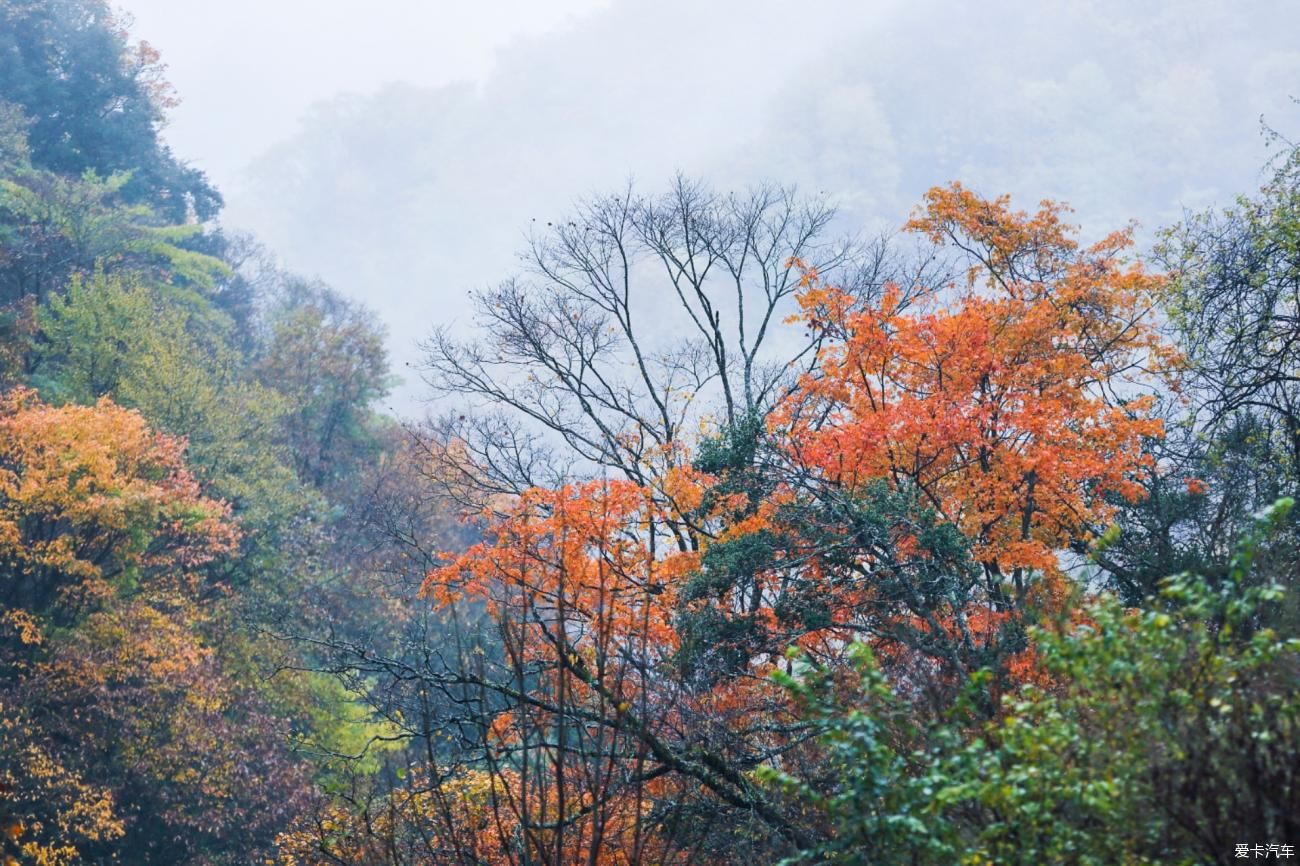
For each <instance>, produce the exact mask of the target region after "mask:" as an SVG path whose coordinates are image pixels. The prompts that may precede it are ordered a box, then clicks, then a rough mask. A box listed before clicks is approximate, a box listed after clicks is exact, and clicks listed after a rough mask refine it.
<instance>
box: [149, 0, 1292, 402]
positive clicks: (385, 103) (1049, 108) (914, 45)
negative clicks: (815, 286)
mask: <svg viewBox="0 0 1300 866" xmlns="http://www.w3.org/2000/svg"><path fill="white" fill-rule="evenodd" d="M125 7H126V9H127V11H129V12H130V13H131V14H132V15H133V16H134V18H135V27H134V33H135V34H136V36H137V37H139V38H144V39H147V40H149V41H150V42H152V43H153V44H154V45H155V46H156V47H158V48H159V49H161V50H162V52H163V56H164V58H165V59H166V60H167V61H168V62H169V64H170V77H171V79H172V81H173V83H174V84H175V85H176V86H177V88H178V90H179V91H180V94H181V96H182V98H183V100H184V103H183V104H182V106H181V107H180V108H178V109H177V110H176V112H175V113H174V115H173V119H172V122H171V124H170V126H169V128H168V130H167V136H168V140H169V141H170V142H171V144H172V146H173V147H174V149H175V150H176V151H177V153H178V154H180V155H181V156H182V157H184V158H187V159H189V160H191V161H192V162H193V163H194V164H195V165H197V166H199V167H200V168H203V169H204V170H206V171H208V172H209V174H210V175H211V176H212V178H213V180H214V181H215V182H216V183H217V184H218V185H219V187H220V188H221V189H222V190H223V192H224V193H225V195H226V199H227V209H226V213H225V216H224V222H225V224H226V225H228V226H230V227H233V228H238V229H244V230H249V231H251V232H253V233H255V234H256V235H257V236H259V237H260V238H261V239H262V240H263V241H264V242H265V243H266V244H267V245H268V246H269V247H270V248H271V249H272V250H274V251H275V252H276V253H277V255H278V256H279V257H280V260H281V262H282V264H283V265H284V266H285V267H287V268H289V269H292V270H295V271H299V272H302V273H305V274H308V275H316V276H319V277H321V278H322V279H324V280H326V281H327V282H329V283H331V284H333V285H334V286H336V287H337V288H338V289H340V290H341V291H343V292H345V293H346V294H348V295H351V296H353V297H357V298H359V299H362V300H364V301H365V302H366V303H367V304H369V305H370V306H371V307H372V308H374V309H375V310H376V311H378V313H379V314H380V315H381V316H382V318H383V319H384V321H385V322H386V323H387V325H388V328H389V331H390V335H391V343H390V345H391V351H392V354H393V357H394V361H395V366H396V367H397V369H398V371H399V373H406V375H405V379H406V381H405V383H404V384H403V385H402V386H400V387H399V388H398V390H397V393H396V394H395V395H394V397H393V401H392V403H393V405H394V406H395V407H397V408H398V409H399V410H409V409H411V408H413V407H415V406H417V405H418V401H419V398H420V396H421V392H422V387H421V385H420V384H419V382H418V379H417V377H415V376H413V375H410V374H409V372H407V371H406V368H405V367H404V366H403V365H404V364H406V363H415V362H417V361H418V358H419V352H418V349H417V347H416V344H417V341H418V340H419V339H421V338H422V337H423V336H425V335H426V334H427V333H428V332H429V330H430V329H431V328H432V327H433V326H434V325H435V324H436V323H461V324H465V323H466V322H467V306H466V303H465V297H466V292H467V291H468V290H470V289H475V288H481V287H484V286H487V285H489V284H491V283H494V282H496V281H497V280H500V279H502V278H504V277H505V276H507V275H509V274H510V273H511V271H512V270H513V269H514V268H515V267H516V265H515V252H516V250H517V249H518V248H519V246H520V244H521V241H522V240H523V239H524V238H525V237H526V236H527V233H528V231H529V229H530V226H532V225H533V224H534V223H533V221H534V220H540V221H546V220H552V219H557V218H561V217H562V216H563V214H564V212H565V210H566V209H567V208H568V207H569V205H570V204H571V203H572V202H573V201H574V200H575V199H577V198H580V197H582V196H584V195H588V194H591V193H596V192H600V191H608V190H610V189H612V188H618V187H621V186H623V185H625V184H626V183H627V182H628V181H629V180H634V181H635V182H636V184H637V186H638V187H639V188H641V189H643V190H645V191H655V190H657V189H660V188H662V187H663V185H664V184H665V183H666V181H667V180H668V179H669V178H670V177H671V176H672V174H673V173H674V172H676V171H679V170H680V171H683V172H686V173H688V174H691V175H698V176H701V177H704V178H707V179H708V180H710V181H711V182H712V183H713V184H714V185H715V186H717V187H719V188H720V189H729V188H740V187H744V186H745V185H747V184H751V183H754V182H757V181H760V180H773V181H778V182H782V183H793V184H798V185H799V186H800V188H802V189H804V190H806V191H809V192H824V193H825V194H827V195H829V196H830V197H831V198H832V199H833V200H834V201H836V202H837V203H838V204H839V205H840V207H841V213H842V220H841V225H842V227H843V228H845V229H846V230H851V231H870V232H875V231H879V230H881V229H885V228H890V227H896V226H897V225H898V224H900V223H901V222H902V221H903V220H904V219H905V218H906V215H907V214H908V212H909V210H910V209H911V207H913V206H914V204H915V203H916V202H917V201H918V200H919V198H920V196H921V194H922V193H923V192H924V191H925V190H926V189H927V188H928V187H930V186H932V185H934V184H936V183H941V182H945V181H947V180H953V179H959V180H961V181H963V182H964V183H967V184H968V185H971V186H973V187H975V188H977V189H978V190H979V191H981V192H982V193H985V194H995V193H1001V192H1008V193H1010V194H1012V196H1013V198H1014V199H1015V201H1016V202H1017V203H1018V204H1019V205H1021V206H1023V207H1031V206H1033V205H1034V204H1035V203H1036V202H1037V201H1038V200H1040V199H1042V198H1046V197H1050V198H1057V199H1062V200H1065V201H1067V202H1069V203H1071V204H1072V205H1073V206H1074V207H1075V208H1076V211H1077V212H1076V215H1075V216H1076V221H1078V222H1079V223H1081V224H1082V226H1083V227H1084V230H1085V232H1086V233H1088V234H1090V235H1096V234H1099V233H1102V232H1104V231H1108V230H1110V229H1112V228H1117V227H1119V226H1122V225H1123V224H1125V223H1126V222H1128V221H1129V220H1137V221H1138V222H1139V223H1140V224H1141V229H1140V233H1141V237H1143V238H1144V240H1149V239H1150V237H1151V234H1152V231H1153V230H1154V229H1156V228H1158V227H1159V226H1161V225H1165V224H1168V223H1169V222H1171V221H1173V220H1176V219H1178V218H1179V217H1180V215H1181V214H1182V213H1183V211H1184V209H1198V208H1204V207H1207V206H1211V205H1221V204H1227V203H1228V202H1229V201H1230V200H1231V197H1232V196H1233V195H1235V194H1237V193H1241V192H1249V191H1251V190H1253V189H1254V188H1255V187H1256V186H1258V183H1259V181H1260V168H1261V166H1262V164H1263V163H1264V161H1265V160H1266V159H1267V157H1268V150H1267V148H1266V147H1265V140H1264V138H1263V137H1262V136H1261V134H1260V119H1261V117H1263V118H1264V120H1265V121H1266V122H1268V123H1269V124H1270V125H1271V126H1273V127H1275V128H1276V129H1278V130H1279V131H1280V132H1283V133H1286V134H1290V135H1291V137H1293V138H1294V137H1295V135H1297V134H1300V108H1297V106H1296V105H1295V104H1294V102H1293V101H1292V100H1291V97H1292V96H1293V95H1300V47H1297V44H1296V41H1295V38H1294V36H1295V33H1297V32H1300V5H1297V4H1295V3H1294V2H1283V0H1277V2H1263V0H1262V2H1254V3H1252V2H1236V3H1229V2H1220V0H1205V2H1197V0H1189V2H1179V3H1156V2H1145V3H1131V2H1111V0H1098V2H1063V0H1058V2H1040V3H1036V4H1025V3H1013V2H1009V0H1003V2H986V3H982V4H957V3H940V2H923V0H918V2H907V3H902V2H900V3H894V2H880V0H871V2H838V0H819V2H807V3H801V4H793V3H788V2H787V3H777V2H768V0H746V2H739V0H725V2H716V3H710V4H704V3H700V2H689V0H659V2H649V0H610V2H596V0H565V2H547V3H540V2H531V3H530V2H527V0H511V2H501V0H494V2H490V3H489V2H485V3H479V4H451V3H444V2H436V3H433V2H426V3H416V2H392V0H390V2H387V3H377V4H370V5H369V6H368V7H367V9H366V11H365V12H364V13H363V12H362V11H361V8H360V5H359V4H353V3H344V2H341V0H329V2H313V3H305V2H277V3H274V4H265V3H263V4H254V3H252V2H251V0H237V2H227V3H221V4H204V3H198V2H193V0H188V2H178V0H128V2H127V3H126V4H125Z"/></svg>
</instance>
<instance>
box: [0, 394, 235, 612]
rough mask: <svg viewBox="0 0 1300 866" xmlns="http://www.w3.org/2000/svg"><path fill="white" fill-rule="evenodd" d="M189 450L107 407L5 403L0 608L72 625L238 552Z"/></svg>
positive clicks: (20, 399)
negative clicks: (146, 584)
mask: <svg viewBox="0 0 1300 866" xmlns="http://www.w3.org/2000/svg"><path fill="white" fill-rule="evenodd" d="M184 448H185V443H184V441H183V440H180V439H176V438H175V437H170V436H166V435H164V434H161V433H156V432H154V431H152V430H150V429H149V427H148V425H147V424H146V422H145V420H144V418H143V417H141V416H140V414H139V413H138V412H134V411H131V410H129V409H124V408H122V407H120V406H116V405H114V404H113V403H112V402H111V401H109V400H108V399H103V400H100V401H99V403H97V404H96V405H94V406H76V405H68V406H51V405H47V404H45V403H43V402H41V401H40V400H39V399H38V398H37V396H36V394H35V392H33V391H31V390H28V389H24V388H15V389H13V390H11V391H9V392H8V393H7V394H5V395H3V396H0V569H2V571H0V575H2V578H0V579H2V580H3V583H2V584H0V603H2V604H3V605H4V607H5V609H6V610H7V611H14V610H25V611H27V612H29V613H30V614H33V615H41V616H45V615H49V616H52V617H54V618H56V619H58V620H60V621H63V622H66V621H68V620H69V619H70V618H72V617H75V616H76V615H78V614H81V613H85V612H87V611H89V610H91V609H93V608H94V606H95V605H96V604H97V603H99V602H102V601H103V600H104V599H105V598H106V597H107V596H108V595H109V594H111V593H112V591H113V590H114V588H115V587H116V588H120V587H121V586H122V585H123V584H124V583H128V582H131V581H138V580H140V579H141V578H142V577H144V576H146V575H148V574H150V573H159V574H163V573H165V574H172V575H177V574H181V573H184V572H187V571H191V570H193V569H195V568H197V567H198V566H201V565H203V564H204V563H206V562H208V561H210V560H211V559H213V558H214V557H216V556H219V555H221V554H223V553H226V552H229V551H231V550H233V549H234V545H235V543H236V542H237V540H238V537H239V533H238V529H237V528H236V527H235V525H234V523H233V522H232V521H230V519H229V508H228V506H227V505H226V504H225V503H222V502H218V501H215V500H212V499H209V498H206V497H205V496H203V494H202V491H201V490H200V489H199V485H198V482H197V481H196V480H195V478H194V476H193V475H191V474H190V472H189V470H188V469H187V468H186V467H185V463H184V459H183V454H184Z"/></svg>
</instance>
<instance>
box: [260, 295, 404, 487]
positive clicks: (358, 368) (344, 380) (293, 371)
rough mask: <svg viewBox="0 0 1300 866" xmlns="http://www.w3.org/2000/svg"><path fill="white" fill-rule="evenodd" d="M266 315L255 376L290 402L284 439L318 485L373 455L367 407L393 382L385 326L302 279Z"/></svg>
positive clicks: (303, 474) (301, 471)
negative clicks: (389, 373) (385, 343)
mask: <svg viewBox="0 0 1300 866" xmlns="http://www.w3.org/2000/svg"><path fill="white" fill-rule="evenodd" d="M268 318H269V321H268V325H267V327H268V328H269V331H270V333H269V334H268V337H267V340H266V343H265V347H264V349H263V351H262V353H261V357H260V358H259V360H258V366H257V371H258V376H259V378H260V380H261V381H262V383H263V385H264V386H265V387H267V388H269V389H274V390H275V391H278V392H279V393H281V394H282V395H284V399H285V400H286V402H287V403H288V404H289V405H290V406H291V407H292V409H291V411H290V413H289V415H288V417H287V418H286V419H285V424H284V431H285V437H286V443H285V444H286V446H287V448H288V450H289V453H291V454H292V455H293V461H294V466H295V468H296V469H297V471H298V477H299V478H300V479H301V480H302V481H303V483H306V484H310V485H312V486H314V487H317V488H322V489H323V488H326V487H328V486H330V485H332V484H336V483H338V482H339V481H340V480H342V479H344V478H347V477H348V476H349V475H353V474H355V473H356V472H357V471H358V470H359V469H360V466H361V463H362V462H363V461H364V460H366V459H369V458H372V457H373V456H374V453H375V439H374V433H373V430H372V426H373V425H372V419H371V413H372V411H373V407H374V403H375V401H377V400H379V399H380V398H381V397H383V396H384V395H385V394H387V393H388V388H389V384H390V383H389V377H388V356H387V352H386V351H385V349H384V330H383V328H382V326H380V325H379V324H378V322H377V321H376V320H375V318H374V316H373V315H372V314H371V313H370V312H369V311H368V310H365V309H364V308H362V307H360V306H358V305H357V304H353V303H351V302H349V301H347V300H346V299H344V298H343V297H342V296H340V295H339V294H338V293H336V292H334V291H332V290H331V289H329V288H326V287H324V286H319V285H308V284H306V283H303V282H299V281H290V282H289V283H288V285H287V286H286V287H285V289H284V293H283V297H282V298H281V300H280V303H279V305H278V306H277V307H276V308H275V309H274V310H273V311H272V312H271V314H270V316H269V317H268Z"/></svg>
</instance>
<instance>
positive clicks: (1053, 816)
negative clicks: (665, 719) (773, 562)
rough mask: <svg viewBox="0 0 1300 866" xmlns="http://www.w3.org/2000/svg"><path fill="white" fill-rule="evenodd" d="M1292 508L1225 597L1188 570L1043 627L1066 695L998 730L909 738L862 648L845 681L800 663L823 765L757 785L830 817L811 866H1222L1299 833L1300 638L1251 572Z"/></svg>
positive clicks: (1015, 705) (1247, 549)
mask: <svg viewBox="0 0 1300 866" xmlns="http://www.w3.org/2000/svg"><path fill="white" fill-rule="evenodd" d="M1292 506H1293V502H1292V501H1291V500H1285V499H1284V500H1281V501H1279V502H1278V503H1277V504H1276V505H1275V506H1274V507H1272V508H1270V509H1268V510H1267V511H1266V512H1263V513H1261V514H1260V515H1257V517H1256V521H1255V525H1254V527H1253V528H1252V530H1251V531H1250V532H1249V533H1248V534H1247V535H1246V536H1245V537H1243V538H1242V539H1241V541H1240V542H1239V544H1238V545H1237V546H1236V549H1235V553H1234V555H1233V557H1232V564H1231V567H1230V571H1229V574H1228V576H1227V579H1226V582H1225V583H1224V584H1223V585H1221V586H1213V585H1211V584H1210V583H1209V582H1207V581H1206V580H1204V579H1203V578H1201V577H1199V576H1196V575H1193V574H1186V573H1185V574H1181V575H1177V576H1174V577H1171V578H1168V579H1166V580H1165V581H1164V582H1163V584H1162V586H1161V597H1160V600H1159V602H1158V605H1159V606H1158V607H1156V608H1154V609H1150V610H1146V611H1138V610H1133V609H1126V608H1124V607H1123V606H1122V605H1121V604H1119V603H1118V602H1117V601H1116V600H1115V599H1114V598H1110V597H1101V598H1097V599H1093V600H1092V601H1091V602H1089V603H1088V604H1087V605H1086V606H1085V607H1084V608H1083V609H1082V610H1081V611H1078V612H1077V613H1076V614H1075V615H1074V616H1072V617H1070V618H1066V619H1061V620H1058V621H1056V622H1055V623H1052V624H1050V625H1046V626H1045V627H1043V628H1040V629H1038V630H1036V634H1035V638H1036V639H1035V646H1036V647H1037V649H1038V651H1039V653H1040V655H1041V659H1042V663H1043V665H1044V666H1045V667H1046V668H1047V669H1048V670H1049V671H1050V672H1051V673H1052V675H1053V683H1054V685H1053V687H1052V688H1050V689H1042V688H1039V687H1037V686H1034V685H1027V686H1024V687H1023V688H1021V689H1020V690H1019V691H1018V692H1016V693H1013V694H1008V695H1006V696H1005V697H1004V699H1003V703H1002V713H1001V714H1000V716H999V717H998V718H996V719H994V720H992V721H979V720H978V716H975V717H974V718H972V714H971V713H970V707H969V706H968V705H963V703H962V702H958V703H957V704H956V705H955V706H954V708H953V712H952V714H951V715H950V716H949V717H948V719H947V720H946V721H944V722H943V723H941V724H934V725H931V726H929V727H928V728H923V727H921V726H919V725H917V723H916V719H915V716H914V714H913V713H912V712H911V711H910V710H909V708H908V706H907V701H906V699H905V697H904V696H902V695H900V694H899V693H898V690H897V688H896V687H894V686H891V684H890V683H889V682H888V681H887V680H886V679H885V677H883V676H882V675H881V672H880V669H879V667H878V666H877V665H876V663H875V662H874V660H873V658H872V656H871V653H870V651H869V650H868V649H867V648H865V647H860V648H859V649H858V650H856V652H855V657H856V658H855V665H854V668H855V669H854V674H855V676H853V677H851V678H849V679H848V681H847V685H846V682H845V679H844V678H837V677H836V676H835V675H834V672H833V671H831V670H829V669H826V668H824V667H818V666H815V665H812V664H810V663H809V662H807V661H804V660H799V661H798V662H797V664H796V665H795V666H794V672H793V674H791V675H785V674H778V675H777V679H778V680H779V681H780V682H781V683H782V685H783V686H784V687H785V688H786V689H787V690H788V691H789V692H790V694H791V695H792V697H794V698H795V699H796V700H797V701H798V702H799V705H800V706H801V707H802V708H803V712H804V713H805V714H806V717H808V718H811V719H813V720H814V722H815V725H816V727H817V729H818V735H817V740H816V747H817V749H818V750H819V751H820V753H821V755H822V757H823V759H824V761H825V765H826V767H827V769H828V777H829V778H827V777H823V779H822V780H821V781H822V784H821V785H820V786H811V785H808V784H807V783H805V782H803V781H801V780H800V779H797V778H795V777H792V776H791V775H790V774H789V773H788V772H786V771H785V770H784V768H782V767H781V766H780V765H779V764H774V765H772V766H770V767H768V768H765V770H764V774H763V775H764V776H765V778H767V779H768V780H769V781H770V783H772V784H773V785H774V786H776V787H777V788H779V789H780V790H783V791H785V792H787V793H788V794H789V795H790V796H792V797H796V798H798V799H799V800H800V801H801V802H804V803H806V804H808V805H809V806H811V807H812V808H813V809H814V810H815V811H816V812H817V813H818V814H819V815H820V816H821V818H822V819H823V820H824V821H825V825H824V826H825V828H826V833H827V839H826V841H825V842H824V843H823V844H821V845H820V846H818V847H817V848H816V849H815V850H813V851H809V852H806V860H807V861H808V862H819V863H820V862H827V863H864V862H871V863H908V864H917V863H935V864H939V863H953V862H975V863H985V862H994V863H1010V864H1015V863H1024V864H1031V863H1042V862H1052V863H1065V864H1096V866H1100V864H1113V863H1122V864H1135V866H1136V864H1156V863H1222V864H1229V863H1232V862H1234V861H1235V860H1236V859H1239V855H1238V853H1237V851H1238V848H1239V846H1240V844H1242V843H1243V841H1245V840H1256V839H1259V840H1269V839H1283V838H1287V839H1289V838H1291V836H1293V835H1294V834H1295V832H1296V829H1297V828H1296V826H1295V824H1296V818H1295V816H1296V815H1297V814H1300V812H1298V811H1297V807H1298V806H1300V774H1298V771H1297V768H1298V767H1300V763H1297V757H1298V756H1300V726H1297V722H1298V721H1300V702H1297V700H1296V698H1295V695H1294V691H1293V689H1292V688H1291V687H1290V685H1289V684H1290V683H1292V682H1293V681H1294V678H1295V676H1296V673H1297V672H1298V671H1300V641H1297V640H1296V639H1295V638H1290V639H1287V638H1285V637H1284V636H1283V635H1281V634H1279V633H1277V632H1275V631H1273V630H1272V629H1269V628H1266V627H1261V625H1260V623H1261V620H1262V619H1263V618H1264V617H1265V616H1266V611H1267V608H1269V607H1270V606H1272V605H1274V604H1276V603H1277V602H1278V601H1279V600H1280V598H1281V595H1282V589H1281V587H1280V586H1278V585H1276V584H1272V585H1262V586H1261V585H1260V584H1259V583H1258V581H1256V580H1252V579H1251V578H1250V570H1251V568H1252V566H1253V564H1254V562H1255V556H1256V553H1257V552H1258V550H1259V548H1260V544H1261V543H1262V542H1264V541H1265V540H1266V539H1267V537H1268V535H1270V534H1271V533H1274V532H1276V531H1277V530H1278V529H1279V528H1280V527H1281V526H1282V525H1283V523H1284V521H1285V520H1286V519H1287V516H1288V512H1289V511H1290V509H1291V508H1292ZM1251 844H1263V842H1262V841H1261V843H1253V842H1252V843H1251ZM1274 844H1277V843H1274Z"/></svg>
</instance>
